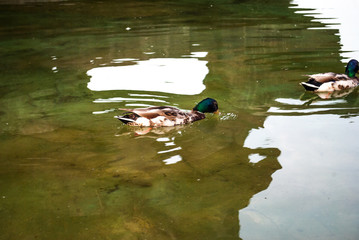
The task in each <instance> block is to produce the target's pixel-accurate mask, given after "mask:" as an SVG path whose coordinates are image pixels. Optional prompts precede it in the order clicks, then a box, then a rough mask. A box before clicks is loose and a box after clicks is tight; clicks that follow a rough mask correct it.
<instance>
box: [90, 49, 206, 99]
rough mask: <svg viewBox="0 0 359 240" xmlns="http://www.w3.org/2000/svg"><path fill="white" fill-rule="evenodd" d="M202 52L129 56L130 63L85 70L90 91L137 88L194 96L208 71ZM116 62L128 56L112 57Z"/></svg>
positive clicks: (200, 89) (202, 86)
mask: <svg viewBox="0 0 359 240" xmlns="http://www.w3.org/2000/svg"><path fill="white" fill-rule="evenodd" d="M206 55H207V53H206V52H194V53H192V54H191V55H189V56H186V57H184V58H152V59H149V60H134V59H130V60H131V63H135V64H133V65H126V66H106V67H97V68H93V69H91V70H89V71H88V72H87V74H88V75H89V76H90V82H89V83H88V85H87V87H88V88H89V89H90V90H92V91H108V90H137V91H155V92H166V93H174V94H184V95H195V94H199V93H201V92H202V91H203V90H204V89H205V88H206V87H205V85H204V84H203V80H204V79H205V77H206V75H207V74H208V72H209V70H208V67H207V66H206V65H207V63H208V62H207V61H204V60H200V59H198V57H205V56H206ZM114 61H115V62H116V63H122V62H125V61H128V59H115V60H114Z"/></svg>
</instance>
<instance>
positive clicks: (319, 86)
mask: <svg viewBox="0 0 359 240" xmlns="http://www.w3.org/2000/svg"><path fill="white" fill-rule="evenodd" d="M358 70H359V64H358V61H357V60H355V59H352V60H350V61H349V62H348V64H347V67H346V68H345V74H337V73H333V72H328V73H319V74H313V75H308V77H309V79H308V81H307V82H301V83H300V84H301V85H302V86H303V87H304V88H305V90H308V91H314V92H333V91H340V90H344V89H349V88H354V87H357V86H358V85H359V79H358V78H357V77H356V76H355V74H356V73H357V72H358Z"/></svg>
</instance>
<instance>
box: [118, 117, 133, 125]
mask: <svg viewBox="0 0 359 240" xmlns="http://www.w3.org/2000/svg"><path fill="white" fill-rule="evenodd" d="M115 118H117V119H118V120H120V121H121V122H123V123H124V124H128V123H132V122H135V120H133V119H131V118H128V117H127V116H115Z"/></svg>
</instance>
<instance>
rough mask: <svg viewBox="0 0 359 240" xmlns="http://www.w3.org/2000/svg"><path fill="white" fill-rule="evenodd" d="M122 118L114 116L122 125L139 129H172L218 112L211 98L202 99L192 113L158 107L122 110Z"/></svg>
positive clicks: (167, 107) (215, 103)
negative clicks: (206, 114)
mask: <svg viewBox="0 0 359 240" xmlns="http://www.w3.org/2000/svg"><path fill="white" fill-rule="evenodd" d="M119 110H124V111H127V112H126V113H125V114H124V115H123V116H116V118H118V119H119V120H121V121H122V122H123V123H125V124H127V125H130V126H140V127H172V126H176V125H182V124H187V123H191V122H194V121H198V120H201V119H204V118H205V117H206V116H205V114H204V113H216V112H218V103H217V101H216V100H214V99H212V98H206V99H203V100H202V101H201V102H199V103H198V104H197V105H196V106H195V107H194V108H193V109H192V111H189V112H185V111H182V110H180V109H178V108H175V107H170V106H160V107H149V108H135V109H123V108H120V109H119Z"/></svg>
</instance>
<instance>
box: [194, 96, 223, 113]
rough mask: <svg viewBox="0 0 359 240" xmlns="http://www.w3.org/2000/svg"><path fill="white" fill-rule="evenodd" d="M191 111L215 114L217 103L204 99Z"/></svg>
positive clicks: (210, 99) (211, 99)
mask: <svg viewBox="0 0 359 240" xmlns="http://www.w3.org/2000/svg"><path fill="white" fill-rule="evenodd" d="M193 111H199V112H202V113H216V112H218V103H217V101H216V100H214V99H213V98H206V99H203V100H202V101H200V102H199V103H198V104H197V105H196V106H195V107H194V108H193Z"/></svg>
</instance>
